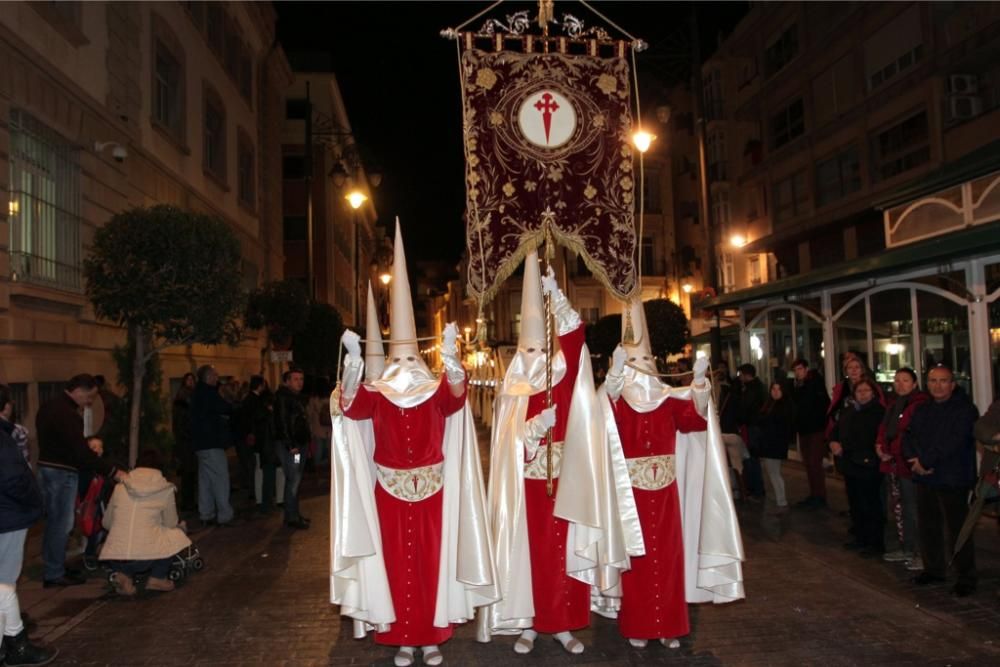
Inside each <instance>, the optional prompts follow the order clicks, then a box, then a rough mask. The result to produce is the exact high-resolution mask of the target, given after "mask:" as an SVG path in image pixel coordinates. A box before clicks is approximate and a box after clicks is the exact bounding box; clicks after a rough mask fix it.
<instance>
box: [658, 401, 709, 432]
mask: <svg viewBox="0 0 1000 667" xmlns="http://www.w3.org/2000/svg"><path fill="white" fill-rule="evenodd" d="M667 403H669V404H670V406H671V411H672V412H673V417H674V424H676V425H677V430H678V431H680V432H681V433H693V432H695V431H704V430H706V429H708V423H706V422H705V419H704V417H702V416H701V415H699V414H698V409H697V408H696V407H695V405H694V401H677V400H673V399H669V398H668V399H667Z"/></svg>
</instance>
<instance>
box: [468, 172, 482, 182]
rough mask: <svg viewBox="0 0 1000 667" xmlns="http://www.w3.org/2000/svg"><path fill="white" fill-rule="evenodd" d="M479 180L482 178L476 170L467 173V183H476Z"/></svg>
mask: <svg viewBox="0 0 1000 667" xmlns="http://www.w3.org/2000/svg"><path fill="white" fill-rule="evenodd" d="M481 180H482V178H481V177H480V176H479V174H478V173H477V172H472V173H471V174H469V185H476V184H477V183H479V181H481Z"/></svg>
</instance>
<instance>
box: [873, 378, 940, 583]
mask: <svg viewBox="0 0 1000 667" xmlns="http://www.w3.org/2000/svg"><path fill="white" fill-rule="evenodd" d="M893 389H894V390H895V393H894V394H893V395H892V396H890V397H889V400H888V408H887V409H886V411H885V417H884V418H883V419H882V425H881V426H880V427H879V430H878V436H877V437H876V438H875V451H876V453H877V454H878V456H879V459H880V460H881V461H882V463H881V465H879V470H881V471H882V473H884V474H885V475H886V482H887V484H886V486H887V487H888V496H889V498H888V501H889V502H888V507H889V520H890V521H892V522H893V524H894V525H895V528H896V535H897V536H898V537H899V548H898V549H895V550H893V551H890V552H888V553H886V554H885V555H884V556H882V558H883V560H886V561H888V562H890V563H896V562H905V563H906V567H907V569H910V570H922V569H923V563H922V562H921V560H920V554H919V553H917V492H916V489H915V488H914V486H913V471H911V470H910V464H909V463H908V462H907V461H906V459H905V458H903V434H904V433H906V429H907V428H909V426H910V419H911V418H912V417H913V413H914V412H915V411H916V409H917V408H918V407H919V406H921V405H923V404H924V403H925V402H926V401H927V400H928V399H929V398H930V397H929V396H928V395H927V394H925V393H924V392H922V391H920V388H919V387H918V386H917V374H916V373H914V372H913V369H912V368H900V369H899V370H898V371H896V377H895V379H894V380H893Z"/></svg>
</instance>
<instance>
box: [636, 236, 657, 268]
mask: <svg viewBox="0 0 1000 667" xmlns="http://www.w3.org/2000/svg"><path fill="white" fill-rule="evenodd" d="M639 252H640V253H641V254H640V256H639V258H640V260H641V261H642V272H643V273H644V274H646V275H659V274H657V273H655V272H654V271H653V269H654V266H653V258H654V254H653V238H652V237H651V236H643V237H642V245H641V246H640V247H639Z"/></svg>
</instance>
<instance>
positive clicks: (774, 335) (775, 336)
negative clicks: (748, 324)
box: [758, 308, 795, 385]
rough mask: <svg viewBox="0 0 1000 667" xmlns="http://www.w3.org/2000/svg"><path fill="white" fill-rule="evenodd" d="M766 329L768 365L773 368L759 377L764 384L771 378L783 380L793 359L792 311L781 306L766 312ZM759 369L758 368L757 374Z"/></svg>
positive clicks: (771, 379)
mask: <svg viewBox="0 0 1000 667" xmlns="http://www.w3.org/2000/svg"><path fill="white" fill-rule="evenodd" d="M767 329H768V334H769V335H770V341H769V343H770V345H769V347H768V350H767V351H768V355H769V359H768V366H770V367H771V369H773V370H772V371H771V372H770V373H769V374H767V375H761V376H760V379H761V382H763V383H764V384H765V385H766V384H768V383H769V382H771V381H773V380H783V379H785V378H784V375H785V371H786V370H788V369H790V368H791V365H792V362H793V361H794V360H795V349H794V345H793V341H794V339H793V337H792V311H791V309H787V308H781V309H778V310H772V311H771V312H769V313H768V314H767ZM759 373H760V369H759V368H758V374H759Z"/></svg>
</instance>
